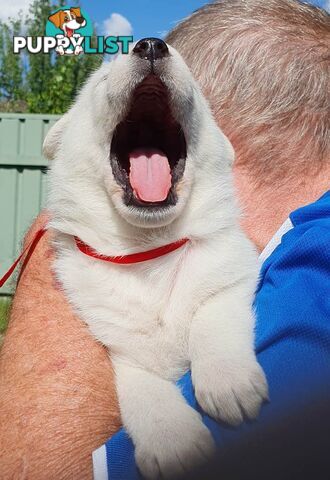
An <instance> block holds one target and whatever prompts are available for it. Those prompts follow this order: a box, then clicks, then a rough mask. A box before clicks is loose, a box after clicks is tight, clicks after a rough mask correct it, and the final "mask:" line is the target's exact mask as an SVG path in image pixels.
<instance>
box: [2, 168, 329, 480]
mask: <svg viewBox="0 0 330 480" xmlns="http://www.w3.org/2000/svg"><path fill="white" fill-rule="evenodd" d="M240 164H241V163H240ZM234 177H235V184H236V188H237V192H238V196H239V198H240V201H241V204H242V207H243V210H244V216H243V218H242V226H243V228H244V230H245V232H246V233H247V235H248V236H249V237H250V238H251V239H252V240H253V242H254V243H255V245H256V246H257V248H258V249H259V250H260V251H261V250H262V249H263V248H264V246H265V245H266V244H267V243H268V241H269V240H270V238H271V237H272V236H273V234H274V233H275V232H276V230H277V229H278V228H279V227H280V225H281V224H282V223H283V222H284V220H285V219H286V218H287V215H288V214H289V213H290V212H291V211H292V210H294V209H296V208H297V207H299V206H302V205H305V204H308V203H310V202H312V201H314V200H316V199H317V198H318V197H319V196H320V195H322V193H323V192H324V191H326V190H327V189H328V185H329V179H330V169H329V168H324V169H323V170H322V172H321V173H319V174H315V176H314V177H313V180H311V177H310V176H309V177H306V178H304V177H301V178H299V177H296V178H295V180H294V181H291V182H288V181H287V182H283V184H282V186H281V185H279V186H278V188H274V185H269V184H267V182H265V183H264V184H263V183H262V182H261V183H260V182H259V186H258V187H257V188H256V187H255V186H253V183H252V181H251V179H249V175H248V173H247V170H246V169H244V168H242V167H240V168H237V167H235V166H234ZM306 185H308V186H309V187H308V188H306ZM275 206H276V207H275ZM46 220H47V217H46V214H45V213H43V214H41V215H40V216H39V217H38V219H37V220H36V221H35V222H34V224H33V226H32V227H31V229H30V231H29V233H28V235H27V238H26V243H28V242H29V241H30V239H31V238H33V236H34V234H35V232H36V231H37V230H38V229H39V228H41V227H42V226H44V225H45V223H46ZM50 237H51V233H47V234H46V235H45V236H44V237H43V239H42V240H41V242H40V243H39V245H38V247H37V249H36V250H35V252H34V253H33V255H32V257H31V259H30V261H29V263H28V265H27V267H26V269H25V270H24V273H23V275H22V277H21V279H20V282H19V285H18V288H17V292H16V295H15V298H14V303H13V307H12V312H11V318H10V324H9V328H8V331H7V334H6V337H5V340H4V344H3V347H2V350H1V355H0V412H1V417H0V451H1V465H0V478H5V479H11V478H13V479H16V478H17V479H30V478H31V479H33V480H39V479H40V480H41V479H44V478H47V479H48V478H56V479H58V480H62V479H71V480H72V479H73V480H75V479H90V478H92V457H91V454H92V451H93V450H95V449H96V448H97V447H98V446H100V445H101V444H103V443H104V442H105V441H106V440H107V439H108V438H109V437H110V436H111V435H113V434H114V433H115V432H116V431H117V430H118V428H119V427H120V416H119V410H118V404H117V400H116V392H115V384H114V376H113V371H112V367H111V362H110V359H109V356H108V354H107V352H106V350H105V349H104V348H103V347H102V346H101V345H100V344H99V343H97V342H96V341H95V340H94V339H93V338H92V337H91V336H90V334H89V333H88V331H87V329H86V327H85V325H84V324H83V322H81V320H80V319H79V318H78V317H77V316H76V315H75V314H74V313H73V312H72V310H71V307H70V306H69V305H68V304H67V302H66V299H65V297H64V294H63V292H62V291H61V288H60V286H59V285H56V282H55V279H54V276H53V274H52V272H51V265H52V260H53V255H54V254H53V250H52V247H51V242H50Z"/></svg>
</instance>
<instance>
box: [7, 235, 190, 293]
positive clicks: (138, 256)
mask: <svg viewBox="0 0 330 480" xmlns="http://www.w3.org/2000/svg"><path fill="white" fill-rule="evenodd" d="M46 231H47V230H46V228H41V229H40V230H38V231H37V232H36V233H35V235H34V237H33V239H32V240H31V242H30V243H29V244H28V246H27V247H26V248H25V249H24V250H23V252H22V253H21V255H20V256H19V257H18V259H17V260H15V262H14V263H13V264H12V266H11V267H10V268H9V270H8V271H7V272H6V273H5V274H4V275H3V277H2V278H1V277H0V288H1V287H2V286H3V285H4V284H5V283H6V281H7V280H8V279H9V278H10V277H11V275H12V274H13V272H14V270H15V268H16V267H17V265H18V264H19V262H20V261H21V260H22V259H23V257H25V258H24V260H23V262H22V268H21V272H20V275H19V277H18V280H17V284H18V282H19V280H20V278H21V275H22V273H23V271H24V269H25V267H26V265H27V263H28V261H29V259H30V257H31V255H32V253H33V252H34V250H35V248H36V247H37V245H38V243H39V242H40V240H41V238H42V237H43V236H44V234H45V233H46ZM74 239H75V242H76V245H77V247H78V248H79V250H80V251H81V252H82V253H84V254H85V255H89V256H90V257H93V258H97V259H98V260H103V261H104V262H112V263H120V264H130V263H139V262H145V261H147V260H152V259H153V258H158V257H161V256H163V255H166V254H167V253H171V252H173V251H174V250H177V249H178V248H180V247H182V245H184V244H185V243H187V242H188V238H183V239H182V240H178V241H177V242H173V243H169V244H168V245H163V246H162V247H158V248H154V249H153V250H147V251H146V252H139V253H131V254H130V255H122V256H121V257H107V256H105V255H100V254H99V253H97V252H95V250H93V249H92V248H91V247H90V246H89V245H87V244H86V243H84V242H83V241H82V240H80V239H79V238H77V237H74Z"/></svg>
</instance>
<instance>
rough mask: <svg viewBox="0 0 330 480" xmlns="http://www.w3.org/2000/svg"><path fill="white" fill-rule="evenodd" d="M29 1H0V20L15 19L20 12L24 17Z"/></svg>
mask: <svg viewBox="0 0 330 480" xmlns="http://www.w3.org/2000/svg"><path fill="white" fill-rule="evenodd" d="M30 3H31V0H0V20H7V18H8V17H13V18H15V17H16V16H17V15H18V12H19V11H20V10H22V11H23V14H24V15H26V14H27V13H28V11H29V6H30Z"/></svg>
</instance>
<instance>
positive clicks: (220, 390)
mask: <svg viewBox="0 0 330 480" xmlns="http://www.w3.org/2000/svg"><path fill="white" fill-rule="evenodd" d="M251 357H252V358H251ZM251 357H248V358H246V359H242V358H240V361H239V362H237V361H230V360H229V359H227V360H226V361H225V362H224V361H223V360H220V359H215V358H213V359H212V360H203V361H200V362H197V363H196V364H195V365H194V364H193V365H192V379H193V383H194V387H195V395H196V399H197V401H198V403H199V405H200V406H201V408H202V409H203V410H204V412H206V413H207V414H208V415H210V416H211V417H213V418H215V419H216V420H220V421H224V422H226V423H228V424H229V425H233V426H237V425H239V424H240V423H242V422H243V420H244V418H247V419H249V420H253V419H255V418H256V417H257V416H258V414H259V410H260V407H261V405H262V403H263V402H264V401H266V400H268V386H267V380H266V377H265V374H264V372H263V370H262V369H261V367H260V365H259V364H258V363H257V360H256V359H255V358H254V357H253V356H251Z"/></svg>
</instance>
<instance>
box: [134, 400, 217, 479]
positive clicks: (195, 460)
mask: <svg viewBox="0 0 330 480" xmlns="http://www.w3.org/2000/svg"><path fill="white" fill-rule="evenodd" d="M135 443H136V444H135V459H136V463H137V466H138V468H139V470H140V472H141V474H142V475H143V477H145V478H146V479H149V480H154V479H159V478H161V479H170V478H173V477H177V476H179V475H184V474H186V473H187V472H188V471H191V470H192V469H194V468H195V467H196V466H198V465H202V464H203V463H205V462H207V461H208V460H210V458H212V455H213V453H214V451H215V445H214V441H213V438H212V435H211V434H210V432H209V430H208V429H207V428H206V427H205V425H203V423H202V421H201V418H200V416H199V414H198V413H197V412H195V411H194V410H193V409H191V408H190V407H188V406H187V405H185V408H184V409H183V408H181V409H180V408H179V409H178V410H176V411H174V412H172V416H171V418H170V417H167V418H164V419H162V422H161V423H159V424H153V425H149V426H146V429H145V438H143V439H140V440H139V441H137V442H135Z"/></svg>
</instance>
